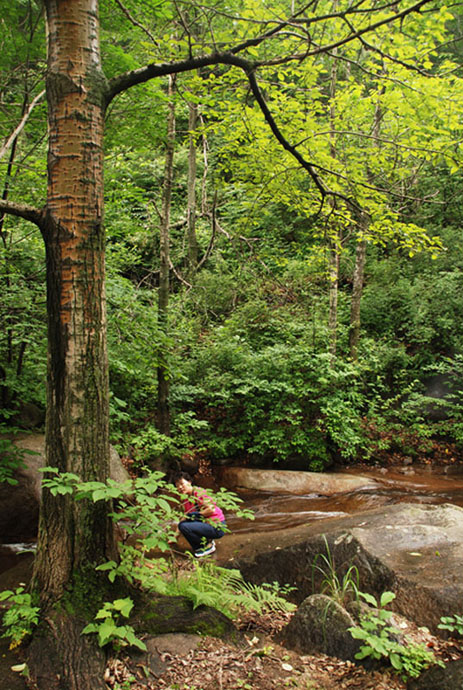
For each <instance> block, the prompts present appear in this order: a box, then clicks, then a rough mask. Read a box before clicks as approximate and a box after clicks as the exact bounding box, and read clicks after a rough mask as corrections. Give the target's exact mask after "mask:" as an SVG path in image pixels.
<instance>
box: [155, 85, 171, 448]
mask: <svg viewBox="0 0 463 690" xmlns="http://www.w3.org/2000/svg"><path fill="white" fill-rule="evenodd" d="M174 87H175V77H173V76H170V77H169V115H168V119H167V146H166V161H165V168H164V188H163V193H162V218H161V237H160V244H161V257H160V258H161V261H160V277H159V295H158V321H159V328H160V330H161V331H162V332H163V333H165V334H167V326H168V324H167V316H168V308H169V266H170V238H169V227H170V204H171V197H172V176H173V162H174V145H175V103H174V98H173V96H174ZM157 375H158V429H159V431H160V432H161V433H162V434H165V435H167V436H168V435H169V434H170V412H169V378H168V374H167V367H166V362H165V353H164V352H160V353H159V357H158V370H157Z"/></svg>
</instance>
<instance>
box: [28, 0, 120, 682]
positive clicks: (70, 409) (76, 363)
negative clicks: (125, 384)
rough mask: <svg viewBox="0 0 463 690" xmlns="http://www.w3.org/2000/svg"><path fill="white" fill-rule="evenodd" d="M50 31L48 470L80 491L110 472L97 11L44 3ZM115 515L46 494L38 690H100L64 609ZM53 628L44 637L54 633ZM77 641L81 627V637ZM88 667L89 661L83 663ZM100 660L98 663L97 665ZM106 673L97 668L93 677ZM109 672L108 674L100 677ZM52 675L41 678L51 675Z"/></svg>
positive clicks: (103, 555) (85, 585)
mask: <svg viewBox="0 0 463 690" xmlns="http://www.w3.org/2000/svg"><path fill="white" fill-rule="evenodd" d="M45 7H46V13H47V29H48V72H47V98H48V126H49V152H48V200H47V211H46V216H45V222H44V224H43V227H42V230H43V235H44V240H45V246H46V256H47V309H48V357H49V366H48V382H47V383H48V386H47V391H48V394H47V420H46V457H47V464H48V465H49V466H52V467H56V468H58V469H59V470H60V471H72V472H74V473H76V474H78V475H79V476H80V477H81V478H82V479H84V480H92V479H94V480H105V479H106V478H107V476H108V472H109V434H108V366H107V353H106V313H105V289H104V279H105V267H104V232H103V151H102V144H103V124H104V96H105V89H106V82H105V79H104V76H103V73H102V71H101V65H100V52H99V32H98V12H97V10H98V2H97V0H72V1H70V0H46V2H45ZM108 512H109V511H108V505H107V504H105V503H104V502H103V501H101V502H98V503H92V502H88V501H75V500H74V499H72V498H69V497H68V496H52V495H51V493H50V492H49V491H48V490H46V489H45V490H44V492H43V497H42V509H41V516H40V525H39V541H38V550H37V557H36V560H35V568H34V580H33V581H34V584H35V586H36V588H37V589H38V590H39V592H40V596H41V606H42V620H43V621H44V623H43V626H44V631H43V634H42V642H43V640H47V641H48V643H49V644H52V642H53V644H52V647H53V649H55V652H56V658H57V659H59V661H62V662H64V663H63V665H62V668H61V669H60V666H59V664H58V666H57V668H56V672H55V676H56V675H61V679H60V680H57V679H56V677H52V676H53V674H52V673H51V674H50V673H48V675H47V672H46V669H47V667H48V666H49V665H50V664H52V663H54V661H56V660H55V659H53V656H54V655H53V653H52V652H51V651H50V650H49V651H47V653H46V655H45V658H44V659H43V660H42V666H43V668H44V669H45V670H43V671H42V670H41V669H40V668H39V670H38V671H37V668H38V666H39V664H38V660H37V656H40V655H38V654H37V649H38V648H40V645H41V640H40V636H35V637H34V642H35V646H34V645H33V646H32V649H31V652H30V654H31V656H30V659H31V661H32V666H33V668H32V671H34V661H35V662H36V664H35V671H37V673H36V674H35V676H36V678H37V680H38V684H39V687H40V688H41V689H42V688H45V687H47V690H51V689H52V688H54V687H59V688H66V689H68V688H69V689H71V690H74V689H75V690H77V688H79V690H95V689H96V688H100V687H104V684H103V681H102V679H101V675H99V674H97V673H96V671H95V667H94V666H93V665H92V663H91V661H90V659H89V650H88V641H87V640H84V638H85V637H86V636H83V637H82V636H81V635H80V633H79V625H77V631H76V629H75V619H74V617H71V618H70V617H69V614H66V607H65V606H61V607H60V608H58V609H57V608H56V607H55V604H56V603H57V602H58V601H59V600H62V598H63V597H65V598H66V597H67V598H69V600H70V601H74V600H75V601H76V602H77V601H78V600H79V601H86V600H87V599H88V597H89V591H90V588H91V584H90V580H92V584H94V582H93V577H92V574H93V572H94V568H95V566H96V565H98V564H99V563H101V562H102V561H104V560H107V559H109V558H111V557H113V556H114V553H115V546H114V537H113V529H112V524H111V521H110V518H109V517H108ZM47 626H48V627H47ZM80 629H81V626H80ZM84 657H85V658H84ZM93 658H94V657H93ZM96 666H97V667H99V665H98V664H97V665H96ZM100 671H101V668H100ZM44 674H45V675H44Z"/></svg>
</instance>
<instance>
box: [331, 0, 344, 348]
mask: <svg viewBox="0 0 463 690" xmlns="http://www.w3.org/2000/svg"><path fill="white" fill-rule="evenodd" d="M337 5H338V2H337V0H335V2H334V4H333V10H334V11H336V9H337ZM337 53H338V50H337V48H334V50H333V63H332V65H331V80H330V130H331V133H330V153H331V157H332V158H336V155H337V154H336V134H335V131H336V121H335V120H336V107H335V101H334V99H335V96H336V84H337V78H338V62H337V59H336V56H337ZM335 223H336V220H335ZM332 232H333V233H334V237H332V238H331V239H330V253H329V295H330V299H329V305H330V306H329V319H328V327H329V333H330V354H331V358H332V361H333V362H334V358H335V356H336V349H337V331H338V288H339V261H340V259H339V254H340V250H341V243H342V238H341V234H340V232H339V230H338V229H337V227H334V228H333V230H332Z"/></svg>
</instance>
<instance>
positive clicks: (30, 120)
mask: <svg viewBox="0 0 463 690" xmlns="http://www.w3.org/2000/svg"><path fill="white" fill-rule="evenodd" d="M461 22H462V14H461V7H460V5H459V4H458V3H457V4H446V3H443V2H441V1H440V0H419V1H418V2H414V1H413V0H395V1H394V2H388V1H387V0H385V1H381V0H356V1H355V0H354V1H352V0H310V1H309V2H301V1H300V0H290V1H288V0H275V2H273V3H267V2H265V0H241V2H235V0H227V1H225V0H205V1H204V2H196V0H184V1H183V2H172V1H171V0H144V1H143V2H139V1H138V0H100V2H98V1H97V0H44V1H43V2H41V1H40V0H16V2H13V3H12V2H6V0H5V1H4V2H3V8H2V16H1V18H0V41H1V48H2V50H1V53H0V64H1V71H0V189H1V197H0V239H1V242H0V282H1V289H0V314H1V324H2V327H1V330H0V395H1V409H0V415H1V416H0V431H1V436H0V450H1V464H0V481H2V482H6V483H8V482H12V481H14V473H15V471H16V468H17V467H18V466H19V465H20V464H21V462H22V459H21V457H20V456H18V453H17V452H16V451H15V449H14V446H13V445H12V442H11V438H12V436H14V434H15V433H16V432H18V431H20V430H23V429H24V428H27V419H28V418H29V417H30V416H31V415H32V416H33V417H34V419H35V420H36V421H35V425H36V428H39V429H41V430H44V432H45V434H46V453H47V465H48V466H49V467H51V468H56V469H55V470H53V471H56V472H60V473H71V474H72V475H73V476H75V477H78V479H79V481H82V482H83V483H85V482H87V483H89V482H90V483H91V482H106V480H107V478H108V467H109V452H110V451H109V449H110V445H111V446H113V447H114V448H115V449H116V450H117V451H118V453H119V454H120V456H121V457H122V458H124V462H125V464H126V466H127V467H129V468H130V472H131V474H132V476H139V477H140V478H142V477H143V476H144V474H145V472H147V471H150V472H154V473H157V472H162V473H164V474H165V475H167V477H169V476H170V473H172V472H174V471H178V470H180V469H186V470H188V471H189V472H191V473H193V474H194V473H197V472H200V473H207V472H211V471H213V470H214V468H216V467H221V466H224V465H237V466H247V467H254V468H267V469H286V470H307V471H312V472H319V471H320V472H325V471H330V470H331V469H332V468H334V467H338V466H350V465H357V464H359V463H362V464H367V465H373V466H376V465H383V464H384V465H386V464H387V463H389V462H392V461H395V462H404V461H405V462H406V463H424V464H430V465H433V464H437V465H439V464H447V465H452V464H458V462H459V461H460V458H461V452H462V448H463V402H462V399H461V376H462V373H463V318H462V317H463V301H462V298H461V295H462V294H463V282H462V272H461V267H462V263H463V243H462V238H461V225H462V208H463V207H462V202H463V172H462V166H461V156H462V153H461V139H462V126H463V124H462V120H463V88H462V82H461V78H462V73H461V70H462V55H463V53H462V43H461V39H462V34H461ZM25 420H26V421H25ZM71 474H68V479H69V476H71ZM154 476H158V475H157V474H155V475H154ZM45 481H48V482H49V484H48V487H47V485H46V484H45V488H44V493H43V500H42V507H41V517H40V529H39V539H38V551H37V556H36V559H35V566H34V579H33V586H34V587H35V588H36V591H37V592H39V593H40V601H41V607H42V610H43V611H47V612H48V614H49V615H48V618H49V619H50V618H53V621H54V623H53V625H54V629H55V630H56V629H57V630H60V631H61V633H62V638H63V639H62V640H61V643H60V644H64V645H69V647H72V646H73V645H74V643H75V641H74V640H72V639H71V637H72V636H71V635H70V634H68V631H69V629H70V627H69V620H70V618H72V617H73V616H74V613H75V612H74V611H73V612H72V613H70V611H69V610H67V609H66V610H63V609H60V607H59V606H58V607H57V606H56V603H57V602H59V601H62V598H63V593H64V592H67V593H71V595H70V596H71V597H72V596H75V597H77V596H84V597H85V596H87V595H85V594H84V595H82V592H81V590H82V588H84V590H85V587H87V586H88V587H89V588H90V587H92V586H94V584H95V582H94V580H93V577H89V578H88V583H87V581H85V583H84V584H82V583H83V580H86V578H87V574H88V566H89V564H92V567H93V566H94V565H95V564H96V565H98V564H101V563H104V562H106V561H108V559H110V560H111V562H114V559H115V558H116V557H115V555H114V554H115V553H116V546H115V541H114V535H113V529H112V521H111V513H112V502H111V501H112V498H120V495H119V494H118V493H117V492H113V494H111V492H110V491H109V493H108V492H107V493H106V494H104V495H103V494H102V495H101V497H100V498H102V499H103V500H80V501H79V500H77V501H76V500H74V498H73V496H72V495H71V494H72V492H71V491H70V490H69V491H68V489H66V488H63V489H62V490H59V489H57V488H56V486H55V485H54V484H53V480H51V479H50V478H49V479H48V480H45ZM159 481H160V482H162V481H163V480H159ZM71 483H72V480H71ZM86 486H87V488H88V487H89V486H90V485H89V484H87V485H86ZM95 486H96V485H95ZM158 486H159V485H158ZM103 493H104V492H103ZM228 500H230V501H231V504H232V503H233V500H232V499H231V498H229V499H228ZM153 505H154V504H153ZM78 588H81V589H80V590H79V592H80V594H79V595H77V594H76V592H77V590H78ZM89 591H90V590H89ZM51 612H53V613H51ZM51 627H53V626H51ZM67 638H69V639H67ZM60 653H61V654H64V652H63V651H62V649H61V652H60ZM73 654H75V656H76V657H77V656H78V653H77V652H73ZM70 656H72V654H70ZM31 663H33V662H31ZM75 663H77V662H76V660H75V659H74V660H71V661H69V668H72V666H73V664H75ZM96 673H97V672H96V671H95V670H94V669H92V670H89V669H88V668H87V669H85V671H81V676H80V681H79V683H76V685H74V684H73V683H74V682H75V679H74V681H73V672H69V678H68V679H67V681H66V682H68V683H69V684H68V685H62V686H61V685H60V686H59V687H60V688H61V687H62V688H66V690H67V688H74V687H76V688H77V687H79V688H81V690H82V689H85V688H87V687H88V688H92V690H93V689H94V688H97V687H107V686H101V685H97V684H95V683H96V681H95V678H96V675H93V674H96ZM82 674H84V675H85V674H88V679H89V680H88V684H87V685H86V684H85V682H84V681H82ZM98 682H99V681H98ZM49 687H50V689H51V686H49ZM57 687H58V686H57Z"/></svg>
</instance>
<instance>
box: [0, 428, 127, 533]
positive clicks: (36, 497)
mask: <svg viewBox="0 0 463 690" xmlns="http://www.w3.org/2000/svg"><path fill="white" fill-rule="evenodd" d="M14 443H15V445H16V446H17V447H18V448H20V449H22V450H27V451H30V453H25V454H24V462H25V465H26V466H25V467H24V468H20V469H18V470H17V471H16V472H15V479H17V481H18V483H17V484H15V485H10V484H7V483H5V482H3V483H0V542H2V543H14V542H23V541H30V540H31V539H34V538H35V536H36V535H37V526H38V515H39V507H40V498H41V492H42V487H41V481H42V473H41V472H39V469H40V468H41V467H45V436H44V434H18V435H17V436H15V438H14ZM110 476H111V478H112V479H114V480H115V481H118V482H123V481H125V480H126V479H128V478H129V475H128V473H127V470H126V469H125V468H124V466H123V465H122V462H121V459H120V457H119V454H118V452H117V451H116V449H115V448H111V454H110Z"/></svg>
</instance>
